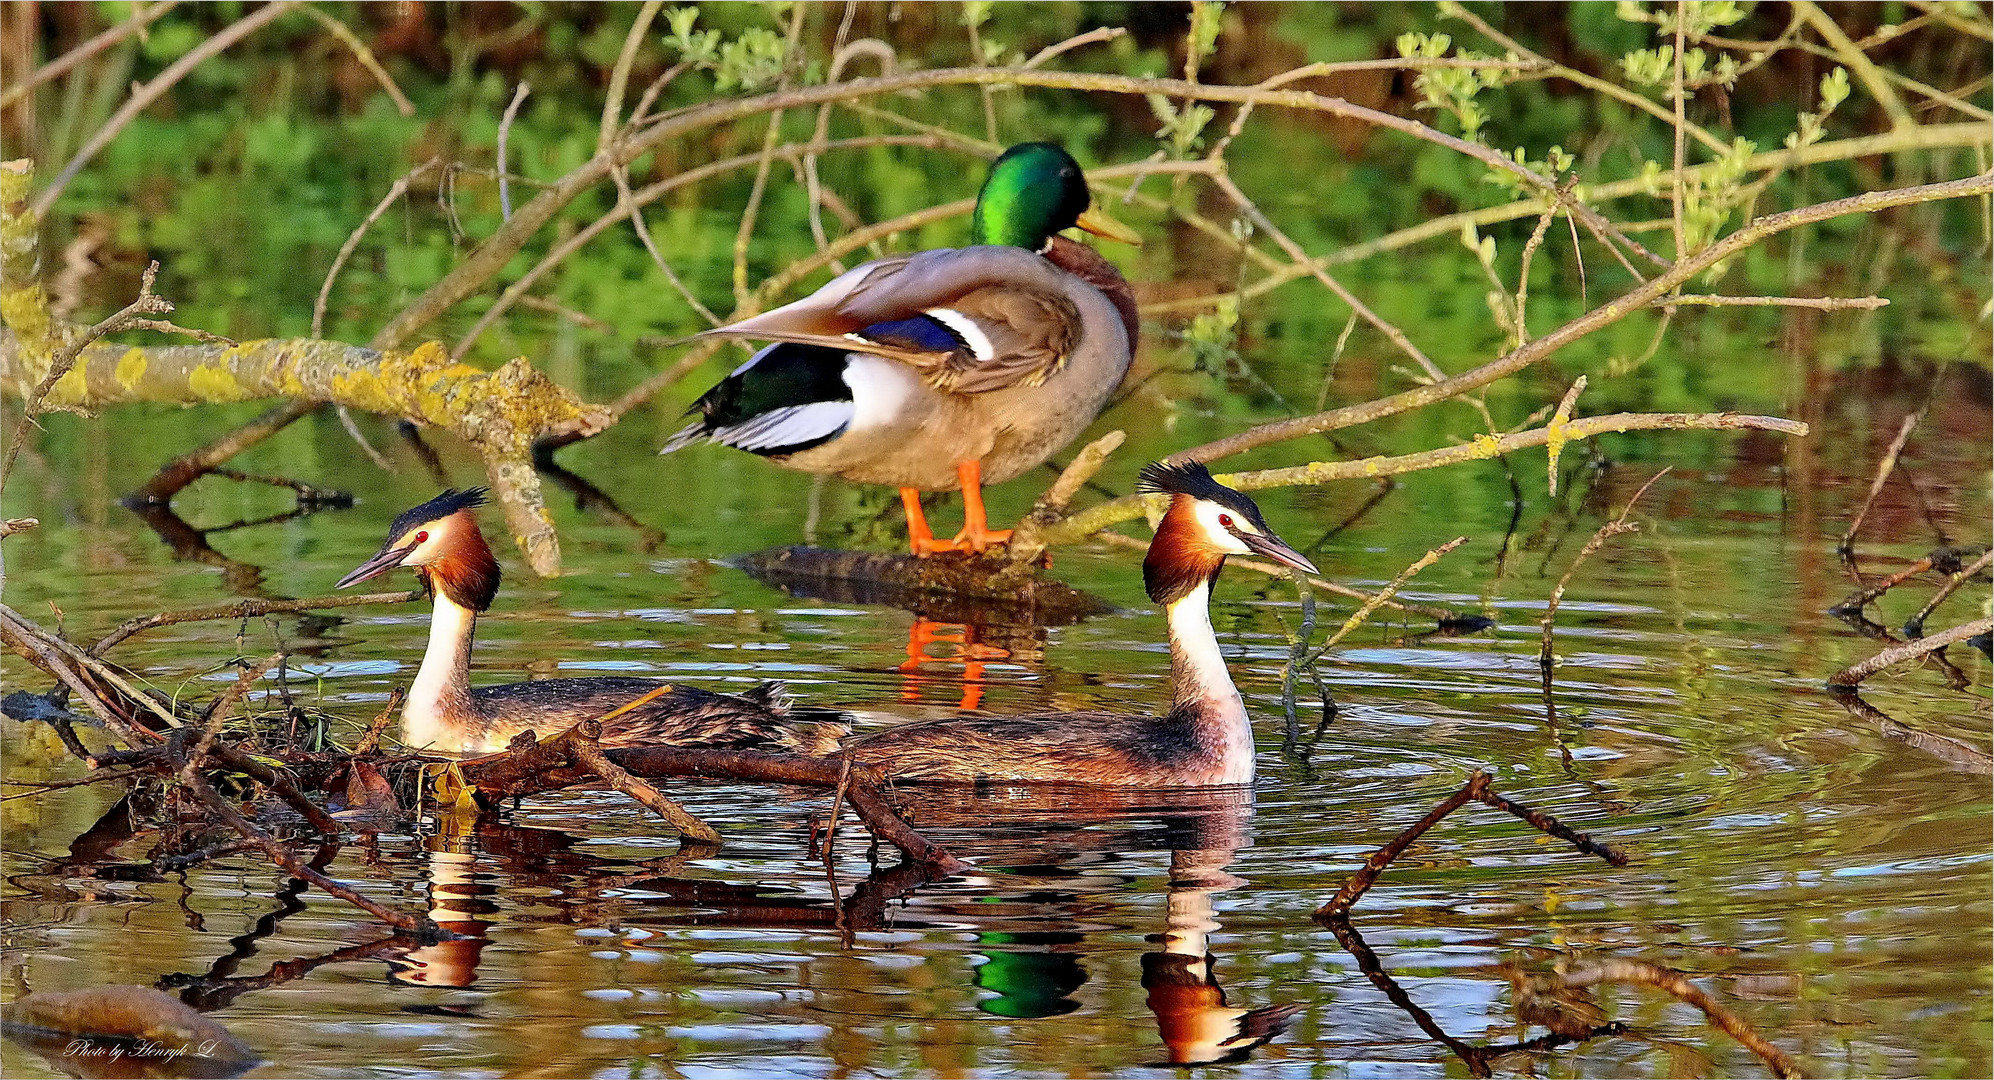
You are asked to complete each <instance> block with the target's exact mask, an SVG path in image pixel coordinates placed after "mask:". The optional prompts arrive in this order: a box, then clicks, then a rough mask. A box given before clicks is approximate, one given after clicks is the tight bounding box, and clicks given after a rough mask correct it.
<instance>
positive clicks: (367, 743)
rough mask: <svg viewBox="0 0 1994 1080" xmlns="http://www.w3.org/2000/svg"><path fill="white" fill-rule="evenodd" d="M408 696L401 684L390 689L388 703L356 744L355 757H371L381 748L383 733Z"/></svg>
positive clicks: (354, 747)
mask: <svg viewBox="0 0 1994 1080" xmlns="http://www.w3.org/2000/svg"><path fill="white" fill-rule="evenodd" d="M407 697H408V693H407V692H406V691H404V690H403V689H402V688H401V687H399V686H397V687H395V688H394V689H393V690H390V691H388V703H387V704H386V705H383V706H381V711H380V712H379V713H377V714H375V716H374V721H373V723H370V724H368V725H367V733H366V734H364V735H362V736H360V741H359V742H358V743H355V744H354V746H353V756H354V757H356V758H364V757H371V756H373V754H374V752H375V751H376V750H379V749H380V748H381V735H382V733H383V732H385V731H387V729H388V721H390V720H393V719H394V717H395V710H396V709H397V708H400V707H401V703H402V701H403V699H405V698H407Z"/></svg>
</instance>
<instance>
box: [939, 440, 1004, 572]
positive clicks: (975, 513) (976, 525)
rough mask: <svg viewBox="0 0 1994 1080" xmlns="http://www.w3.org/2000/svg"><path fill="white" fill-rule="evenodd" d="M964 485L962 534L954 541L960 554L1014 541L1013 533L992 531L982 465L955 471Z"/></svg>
mask: <svg viewBox="0 0 1994 1080" xmlns="http://www.w3.org/2000/svg"><path fill="white" fill-rule="evenodd" d="M955 475H956V479H958V480H960V481H961V482H962V531H961V532H959V533H957V534H955V540H954V541H953V543H954V545H955V549H956V550H957V551H964V550H967V551H977V552H980V551H983V550H984V549H986V548H992V547H996V546H997V545H998V544H1002V543H1005V542H1007V541H1009V540H1010V539H1011V530H1009V529H992V528H991V527H990V520H989V518H987V517H986V516H984V512H983V463H982V462H980V461H965V462H962V463H961V464H959V465H957V466H956V467H955Z"/></svg>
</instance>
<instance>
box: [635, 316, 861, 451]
mask: <svg viewBox="0 0 1994 1080" xmlns="http://www.w3.org/2000/svg"><path fill="white" fill-rule="evenodd" d="M847 362H848V358H847V355H846V353H845V352H844V351H843V350H839V349H833V348H827V347H825V346H821V345H795V344H787V343H783V344H775V345H770V346H768V347H767V348H764V349H763V350H762V351H760V352H758V353H756V354H755V355H754V357H753V358H752V359H750V360H749V361H748V362H747V363H745V364H742V365H741V366H740V367H738V368H735V369H734V372H733V374H731V375H728V376H727V377H726V378H725V379H722V380H720V383H719V385H717V386H715V387H714V388H713V389H711V390H708V391H707V392H706V393H705V394H703V395H701V396H700V398H699V400H698V401H695V402H693V403H692V408H691V409H690V410H688V411H690V412H696V413H698V414H699V419H698V420H696V421H694V422H693V423H691V424H688V425H686V426H685V427H684V428H683V429H681V430H680V431H679V432H678V433H677V434H676V435H673V436H672V437H671V438H670V439H667V440H665V445H664V447H663V448H662V449H660V450H659V451H658V452H659V453H661V454H669V453H671V452H672V451H674V450H678V449H682V448H684V447H687V446H690V445H692V444H693V443H696V442H701V441H705V440H709V439H710V440H712V441H713V442H717V443H721V444H723V445H726V446H732V447H735V448H736V449H740V450H746V451H748V452H750V453H755V454H761V455H763V456H764V457H780V456H782V455H784V454H795V453H800V452H802V451H804V450H808V449H810V448H811V447H813V446H821V445H822V444H824V443H826V442H829V441H830V440H832V439H835V438H837V437H838V436H839V435H842V434H844V432H845V429H846V428H847V427H848V426H850V424H851V421H852V415H853V412H854V408H853V404H852V388H851V386H850V385H849V384H848V383H846V382H845V365H846V363H847Z"/></svg>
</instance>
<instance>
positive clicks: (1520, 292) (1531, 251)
mask: <svg viewBox="0 0 1994 1080" xmlns="http://www.w3.org/2000/svg"><path fill="white" fill-rule="evenodd" d="M1578 182H1579V178H1578V175H1577V174H1576V173H1575V174H1573V175H1572V176H1570V177H1568V178H1567V179H1566V180H1565V183H1564V185H1563V186H1562V187H1561V188H1560V190H1562V191H1564V192H1565V194H1566V196H1567V197H1569V196H1570V194H1571V191H1572V189H1573V188H1574V187H1576V186H1578ZM1557 213H1558V201H1557V200H1556V199H1546V200H1544V212H1543V213H1541V214H1539V215H1537V227H1536V228H1534V229H1532V230H1530V239H1529V240H1528V241H1526V242H1525V243H1524V245H1523V262H1522V264H1521V265H1520V266H1519V267H1518V268H1517V271H1516V343H1517V344H1518V345H1521V344H1523V343H1524V342H1526V341H1529V340H1530V323H1529V320H1528V319H1527V318H1526V312H1527V305H1528V303H1529V300H1530V260H1531V259H1533V258H1535V257H1536V255H1537V249H1538V248H1540V247H1543V246H1544V234H1545V233H1546V232H1547V231H1549V230H1550V228H1551V219H1552V218H1553V217H1556V216H1557ZM1566 220H1567V221H1569V220H1571V218H1570V215H1567V216H1566Z"/></svg>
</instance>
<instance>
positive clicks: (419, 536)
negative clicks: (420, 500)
mask: <svg viewBox="0 0 1994 1080" xmlns="http://www.w3.org/2000/svg"><path fill="white" fill-rule="evenodd" d="M1228 524H1230V522H1228ZM427 539H429V530H428V529H424V530H422V531H421V532H419V533H416V534H415V542H416V543H418V544H420V543H422V542H423V541H424V540H427Z"/></svg>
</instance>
